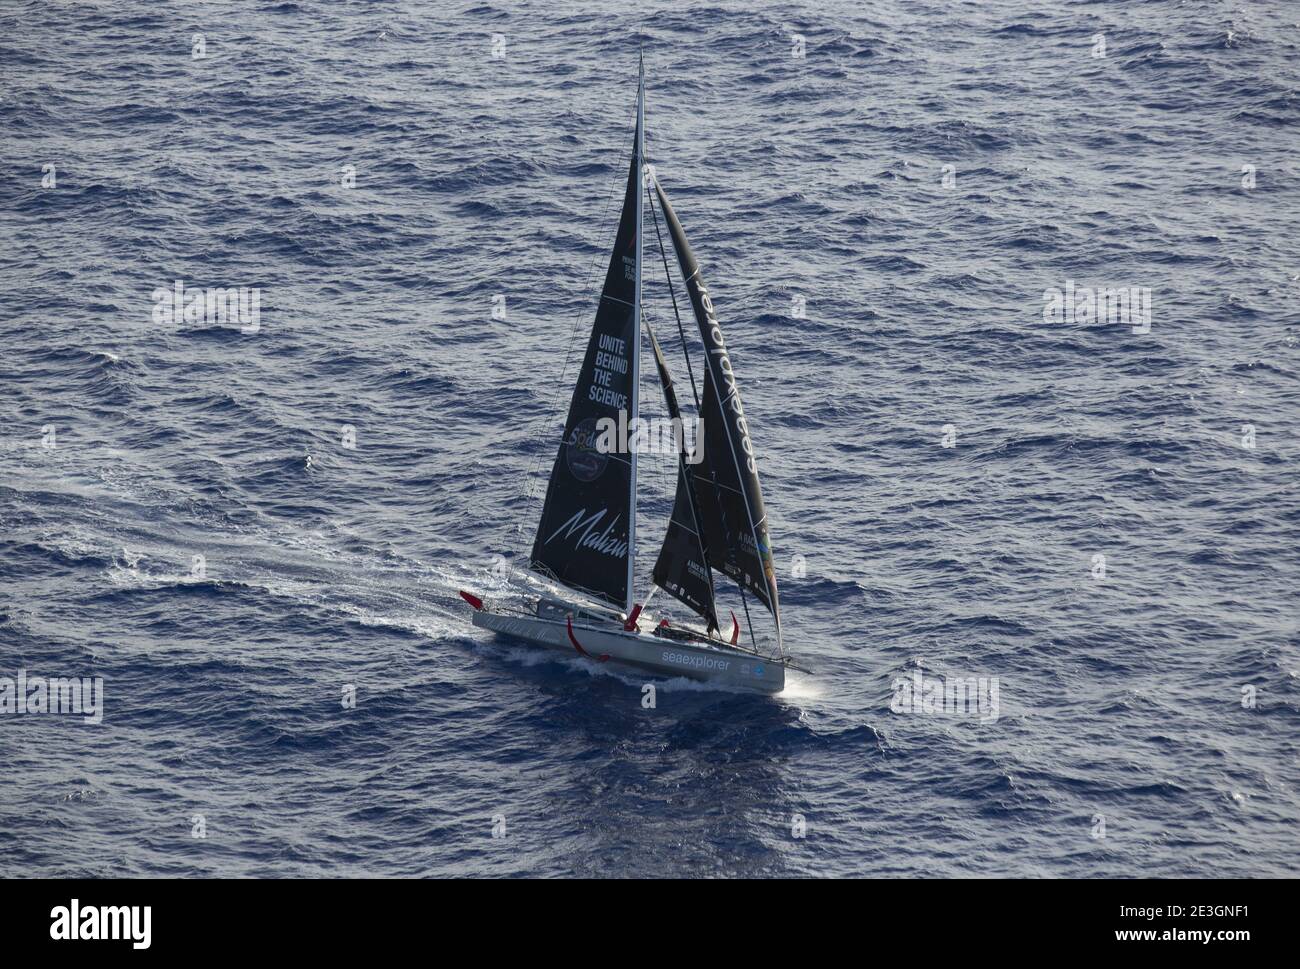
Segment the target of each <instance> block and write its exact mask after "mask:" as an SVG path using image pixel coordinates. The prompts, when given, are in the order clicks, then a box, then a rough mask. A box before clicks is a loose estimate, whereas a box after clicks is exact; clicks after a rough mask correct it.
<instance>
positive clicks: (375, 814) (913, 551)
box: [0, 0, 1300, 877]
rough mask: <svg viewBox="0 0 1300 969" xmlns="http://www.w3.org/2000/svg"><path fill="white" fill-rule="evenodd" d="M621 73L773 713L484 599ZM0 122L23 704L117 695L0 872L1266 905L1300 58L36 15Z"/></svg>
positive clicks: (1228, 46) (612, 213)
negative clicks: (703, 365) (883, 887)
mask: <svg viewBox="0 0 1300 969" xmlns="http://www.w3.org/2000/svg"><path fill="white" fill-rule="evenodd" d="M196 35H200V36H198V37H196ZM1099 38H1100V40H1099ZM638 50H641V51H643V52H644V55H645V61H646V74H647V139H648V146H649V154H650V160H651V161H652V162H653V163H654V165H655V168H656V172H657V175H658V177H659V178H660V180H661V182H662V184H663V185H664V186H665V187H666V189H667V190H668V191H669V193H670V194H671V195H672V198H673V201H674V204H675V206H676V209H677V214H678V215H679V216H680V217H681V219H682V222H683V224H684V226H685V229H686V232H687V234H688V236H689V237H690V239H691V242H692V244H693V246H694V248H695V252H696V255H697V256H698V257H699V260H700V262H701V264H702V266H703V272H704V275H705V278H706V279H707V281H708V285H709V288H710V292H711V294H712V297H713V300H714V303H715V307H716V310H717V313H718V318H719V320H720V321H721V325H722V327H723V328H724V330H725V332H726V335H727V341H728V344H729V346H730V348H731V356H732V361H733V363H734V365H735V368H736V372H737V374H738V379H739V387H740V392H741V394H742V396H743V398H744V401H745V408H746V412H747V415H748V418H749V422H750V430H751V433H752V437H753V441H754V444H755V447H756V449H757V451H758V454H759V471H760V474H761V476H762V480H763V486H764V495H765V499H766V504H767V510H768V514H769V516H770V525H771V535H772V540H773V542H774V546H775V552H776V562H777V576H778V581H779V583H780V587H781V601H782V609H783V612H782V616H783V626H784V631H785V644H786V647H787V649H788V650H789V652H790V653H791V654H792V655H794V656H795V657H796V658H797V659H798V660H799V661H800V662H801V663H802V664H804V665H807V666H808V667H809V668H810V669H811V670H812V671H813V672H812V675H803V674H798V673H795V674H792V675H791V676H790V679H789V685H788V687H787V689H786V691H785V692H784V693H783V694H780V695H778V696H775V697H767V698H765V697H759V696H752V695H745V694H739V693H727V692H719V691H716V690H711V689H707V688H703V687H701V686H699V685H692V684H690V683H688V682H686V681H684V680H677V681H668V682H662V683H659V684H658V686H657V701H656V704H655V706H654V707H653V708H647V707H645V706H643V702H642V701H643V691H642V680H641V679H640V678H638V677H632V676H622V675H616V674H613V673H611V672H610V671H609V670H607V669H605V668H603V667H601V666H599V665H598V664H592V663H590V662H588V661H586V660H583V659H582V658H581V657H580V656H578V655H576V654H575V655H574V656H573V657H572V658H571V659H569V658H564V657H561V656H560V655H559V654H542V653H537V652H534V651H532V650H531V649H529V648H528V647H526V646H524V645H521V644H512V643H509V642H494V641H492V640H490V639H489V638H487V637H486V636H485V635H484V634H482V633H481V632H480V631H478V630H476V629H473V628H472V627H471V626H470V625H469V615H468V614H469V609H468V607H467V606H466V605H465V604H464V603H463V602H462V601H461V600H460V598H459V597H458V595H457V591H458V590H459V589H462V588H468V589H471V590H477V591H478V592H479V593H480V594H481V595H486V596H488V597H489V598H491V597H494V596H495V597H502V598H505V597H509V596H512V595H516V594H518V593H517V592H516V591H512V590H515V589H516V588H517V586H518V581H519V580H518V579H517V578H515V577H512V576H511V574H510V570H511V569H514V568H517V567H518V566H520V565H521V564H522V563H523V562H524V561H525V559H526V555H527V552H528V549H529V546H530V544H531V541H532V534H533V529H534V528H535V525H536V521H537V517H538V512H539V508H540V500H541V499H540V490H541V489H542V488H543V487H544V479H545V472H546V470H547V468H549V464H550V461H551V459H552V458H553V456H554V454H555V449H556V446H557V443H558V435H559V434H560V431H561V424H562V420H563V409H564V404H565V402H566V401H567V399H568V395H569V394H570V393H571V390H572V386H573V379H574V367H575V361H574V357H575V356H577V355H579V354H580V353H581V348H582V346H583V345H584V343H585V340H586V335H587V333H588V332H589V331H590V327H591V321H592V318H593V314H594V310H595V305H596V296H597V292H598V288H599V282H600V277H601V274H602V273H603V271H604V264H605V262H606V261H607V259H608V253H609V246H610V244H611V239H612V233H613V229H614V222H615V219H616V208H617V196H618V194H619V192H620V190H621V186H622V183H623V181H624V180H625V179H626V173H627V164H628V157H629V155H628V152H629V149H630V147H631V142H632V121H633V115H634V102H635V97H636V73H637V55H638ZM196 55H201V56H196ZM0 64H2V65H3V85H2V88H3V89H2V91H0V141H2V142H3V149H2V150H0V165H2V168H3V179H0V238H3V241H4V245H3V248H2V249H0V283H2V285H3V298H0V428H3V433H2V434H0V678H6V679H8V680H10V681H13V682H14V683H15V684H16V682H17V678H18V677H19V674H20V671H22V672H23V674H24V675H25V676H26V677H28V678H33V677H42V678H48V677H78V678H79V677H86V678H102V682H103V694H102V696H103V704H102V710H101V713H102V718H101V720H100V722H98V723H94V722H88V720H87V718H86V717H85V716H80V715H70V714H51V713H41V712H39V711H35V712H33V711H30V710H28V711H27V712H25V713H24V712H19V710H18V709H17V706H16V705H14V704H13V703H11V707H10V709H11V712H6V713H3V714H0V760H3V763H4V770H3V772H0V874H3V875H7V876H32V875H54V876H73V875H76V876H110V875H125V876H138V875H185V876H335V875H349V876H351V875H356V876H361V875H378V876H425V875H432V876H448V875H480V876H504V875H530V876H564V875H583V876H823V875H838V876H845V875H871V876H931V877H933V876H1002V875H1012V876H1070V877H1091V876H1129V877H1137V876H1180V877H1182V876H1206V875H1218V876H1279V875H1284V874H1288V873H1290V874H1294V873H1295V871H1296V868H1297V860H1298V858H1300V847H1298V846H1300V683H1298V681H1297V677H1298V675H1300V634H1298V618H1300V596H1298V595H1297V589H1298V588H1300V487H1298V477H1297V461H1298V460H1300V439H1298V438H1297V427H1300V384H1298V383H1297V371H1298V356H1300V347H1298V346H1297V337H1298V324H1300V312H1298V311H1297V297H1300V260H1298V258H1297V252H1298V250H1297V241H1298V239H1300V164H1298V163H1297V157H1298V156H1297V149H1298V148H1300V138H1298V137H1297V125H1298V124H1300V7H1297V6H1296V5H1295V4H1291V3H1281V2H1277V3H1270V2H1261V3H1240V2H1234V3H1229V2H1215V0H1184V2H1164V0H1159V2H1146V3H1118V2H1056V3H1037V2H1030V0H986V2H967V3H960V2H935V0H918V2H903V0H884V2H880V3H871V4H863V3H854V2H847V0H836V2H833V3H817V4H795V3H769V4H739V3H732V2H726V3H716V2H712V3H696V2H680V3H665V4H659V5H645V6H639V7H634V6H620V5H613V6H611V5H609V4H597V3H580V2H574V0H551V2H546V3H525V4H519V5H513V4H505V3H486V2H482V3H475V2H443V0H436V2H412V0H399V2H391V3H367V2H357V0H352V2H330V3H325V2H320V3H317V2H306V0H302V2H281V3H217V2H212V3H203V2H193V3H191V2H186V3H160V2H159V3H155V2H145V0H111V2H110V0H104V2H90V3H70V2H69V3H63V2H34V0H14V2H11V3H7V4H6V5H5V6H4V8H3V11H2V12H0ZM51 166H52V167H51ZM611 199H614V201H613V202H611ZM652 242H653V240H652ZM670 255H671V253H670ZM654 258H655V259H657V258H658V254H657V250H656V251H654ZM647 264H648V265H651V266H653V263H652V262H650V250H648V251H647ZM657 279H658V278H657V277H656V278H650V279H648V280H647V283H646V292H647V299H648V300H649V301H650V304H649V307H648V311H649V313H650V318H651V319H652V320H653V321H654V323H655V325H656V327H658V328H659V333H660V336H661V339H663V340H664V342H665V344H666V349H667V351H668V353H669V360H670V365H673V366H675V367H676V368H677V370H678V373H677V376H678V378H679V381H680V378H681V377H682V376H683V374H682V373H681V368H682V361H681V356H680V347H679V346H678V344H677V339H678V338H677V336H676V329H675V325H674V324H673V323H672V308H671V303H670V302H669V301H668V300H667V294H666V291H665V289H664V287H663V284H662V282H661V281H657ZM178 280H179V281H181V282H182V284H183V285H184V286H185V287H187V288H194V289H200V290H203V289H209V288H238V287H245V288H247V289H248V290H250V291H251V290H252V289H256V290H257V291H258V293H259V294H260V295H259V299H260V304H259V306H260V317H259V322H258V325H256V326H241V325H239V323H238V322H232V321H230V320H225V321H220V320H218V321H212V320H207V319H198V320H190V319H185V318H183V317H182V318H180V319H177V318H174V317H169V316H168V315H167V314H159V313H158V312H157V304H158V300H157V298H156V297H155V295H154V293H155V291H156V290H159V289H163V290H166V289H169V288H172V287H174V286H175V284H176V281H178ZM1067 287H1068V289H1069V291H1070V292H1071V293H1073V294H1074V297H1073V298H1072V302H1071V303H1070V304H1069V305H1068V306H1066V307H1065V311H1062V312H1061V313H1059V314H1055V315H1054V314H1053V313H1051V312H1049V311H1050V310H1051V303H1052V296H1051V295H1050V294H1051V293H1052V292H1053V291H1058V292H1060V293H1065V292H1066V291H1067ZM1121 289H1122V290H1123V291H1124V292H1126V293H1128V292H1132V293H1134V294H1135V295H1134V297H1133V299H1132V301H1131V304H1128V303H1126V304H1125V306H1127V307H1128V309H1130V310H1132V309H1134V307H1137V310H1136V313H1135V317H1134V318H1133V319H1128V318H1113V314H1112V315H1111V316H1108V315H1107V313H1104V312H1101V311H1100V310H1096V309H1090V308H1088V306H1087V302H1086V300H1085V299H1084V298H1082V297H1080V296H1079V294H1080V293H1082V292H1084V291H1087V292H1089V293H1101V292H1102V291H1104V290H1116V291H1118V290H1121ZM1138 294H1141V295H1140V298H1139V295H1138ZM679 298H680V293H679ZM1098 300H1100V297H1098ZM1100 305H1101V303H1100V302H1097V303H1095V304H1094V306H1098V307H1099V306H1100ZM1115 305H1117V304H1109V308H1110V309H1112V310H1113V309H1115ZM1143 305H1145V306H1147V307H1148V308H1149V312H1146V313H1143V312H1142V311H1141V307H1142V306H1143ZM1122 308H1123V307H1121V309H1122ZM1071 309H1072V310H1074V311H1075V312H1068V310H1071ZM688 323H689V320H688ZM575 348H576V349H575ZM566 368H567V369H566ZM685 386H686V385H685V382H684V381H680V386H679V389H680V388H681V387H685ZM641 394H642V397H643V399H645V400H647V401H653V400H656V399H657V396H658V388H657V386H656V384H655V383H654V382H653V368H652V367H650V366H648V365H647V366H646V367H645V368H644V371H643V384H642V389H641ZM673 474H674V471H673V466H672V464H671V460H670V459H669V458H659V459H654V460H652V459H649V458H647V459H646V460H645V461H644V462H643V470H642V484H643V486H644V488H643V494H642V498H643V500H642V505H641V510H640V527H641V530H642V532H641V534H642V542H643V545H642V549H641V553H640V555H639V557H638V575H639V576H640V577H641V581H642V583H643V584H646V585H648V581H649V578H648V575H649V569H650V565H651V563H652V560H653V553H654V551H655V549H656V547H657V543H658V540H659V536H660V535H661V534H662V528H663V527H664V524H665V522H666V517H667V513H668V508H669V502H670V496H671V487H672V484H673ZM196 556H201V559H197V560H196V558H195V557H196ZM654 604H655V605H656V606H657V607H659V608H660V609H661V610H662V614H663V615H665V616H675V615H677V614H678V613H675V612H674V611H673V606H672V603H671V600H668V599H667V598H666V597H663V598H662V599H658V600H656V602H655V603H654ZM727 608H737V606H736V602H735V600H734V599H733V600H731V601H730V602H729V604H728V605H727ZM737 611H739V610H737ZM753 619H754V625H755V628H756V630H757V631H758V632H759V634H760V635H763V630H764V629H766V628H769V627H770V620H769V619H768V617H767V615H766V613H762V612H761V610H755V614H754V616H753ZM742 622H743V619H742ZM955 678H971V679H979V680H983V681H984V682H986V683H992V682H994V681H996V684H997V689H998V705H997V709H996V711H993V712H995V713H996V715H995V716H994V715H991V714H990V711H989V710H987V709H986V710H984V712H983V714H982V715H979V716H976V715H972V713H971V712H970V711H969V710H965V711H963V710H952V709H945V708H926V707H925V706H924V705H922V704H920V703H918V704H917V705H916V706H915V707H914V708H907V707H906V706H903V707H902V708H901V709H899V707H900V704H899V702H898V697H899V691H900V686H899V684H900V683H902V684H908V683H916V682H918V681H920V682H934V681H935V680H939V681H942V682H944V683H951V682H953V680H954V679H955ZM29 682H30V681H29ZM3 688H4V682H3V679H0V691H2V690H3ZM350 690H354V691H355V704H352V703H350V702H348V700H347V697H348V696H349V695H350V692H349V691H350ZM13 696H14V694H11V698H12V697H13ZM918 697H919V694H918ZM494 829H495V831H496V834H497V835H498V836H497V837H494V836H493V835H494Z"/></svg>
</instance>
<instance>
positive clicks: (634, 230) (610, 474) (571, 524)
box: [529, 97, 642, 609]
mask: <svg viewBox="0 0 1300 969" xmlns="http://www.w3.org/2000/svg"><path fill="white" fill-rule="evenodd" d="M637 114H638V118H637V128H636V135H635V138H636V141H635V143H634V145H633V150H632V161H631V166H630V170H629V172H628V178H627V190H626V192H625V193H624V198H623V212H622V215H621V217H620V218H619V223H618V231H617V233H616V234H615V237H614V250H613V252H612V253H611V254H610V258H609V268H608V270H607V271H606V273H605V285H604V288H603V289H602V290H601V294H600V304H599V306H598V307H597V309H596V321H595V324H594V325H593V327H592V331H591V339H590V341H589V342H588V343H587V352H586V355H585V356H584V358H583V361H582V368H581V370H580V371H579V372H578V383H577V386H576V387H575V388H574V392H573V399H572V400H571V401H570V403H569V416H568V419H567V420H566V421H565V425H564V436H563V438H562V439H561V442H560V448H559V452H558V453H557V454H556V457H555V464H554V465H553V467H552V468H551V477H550V481H549V483H548V484H547V487H546V500H545V503H544V504H543V506H542V517H541V522H540V523H539V524H538V528H537V537H536V538H535V539H534V541H533V550H532V554H531V556H530V558H529V564H530V566H531V567H532V568H533V569H534V570H535V571H537V572H539V573H541V574H542V575H545V576H548V577H550V578H552V579H554V580H555V581H557V582H560V583H562V584H564V585H566V586H569V587H570V588H572V589H576V590H578V591H580V592H583V593H586V594H587V595H590V596H592V597H594V598H597V599H600V600H602V601H604V602H607V603H609V604H610V605H612V606H616V607H617V608H619V609H626V608H627V605H628V602H629V601H630V596H629V593H630V586H631V581H630V576H631V572H632V561H633V555H634V545H635V541H636V537H635V528H636V494H635V490H636V455H635V453H631V452H626V453H625V452H620V451H618V450H613V451H611V450H609V449H604V450H602V449H599V448H598V447H597V441H598V439H599V437H600V432H601V429H602V428H601V427H600V426H598V425H600V422H601V420H602V419H604V418H608V419H610V420H612V421H613V422H614V425H615V426H618V425H619V412H620V411H623V412H624V414H625V415H631V416H630V417H628V416H624V419H623V426H629V425H630V424H631V418H635V416H636V410H637V404H636V392H637V387H636V384H637V370H638V367H637V356H638V347H639V337H640V334H639V328H638V325H637V321H638V316H639V315H640V312H639V310H640V273H641V266H640V249H641V247H640V239H641V195H640V192H641V145H642V140H641V124H642V123H641V110H640V98H639V97H638V112H637Z"/></svg>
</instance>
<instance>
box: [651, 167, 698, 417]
mask: <svg viewBox="0 0 1300 969" xmlns="http://www.w3.org/2000/svg"><path fill="white" fill-rule="evenodd" d="M645 194H646V198H648V199H649V200H650V214H651V215H652V216H653V217H654V222H655V238H656V239H658V240H659V256H660V258H661V259H663V263H664V278H665V279H666V280H668V295H669V296H671V297H672V298H673V316H675V317H677V333H678V335H679V336H681V338H682V356H684V357H685V358H686V374H687V376H688V377H690V378H691V397H692V398H694V400H695V413H696V414H697V415H698V414H699V413H700V392H699V391H698V390H697V389H696V388H695V368H694V367H692V366H691V355H690V354H689V353H687V352H686V329H685V327H683V326H682V314H681V313H679V312H678V311H677V291H676V290H675V289H674V288H673V277H672V274H671V273H670V272H669V271H668V253H667V252H666V251H665V250H664V237H663V235H662V234H660V232H659V213H658V212H656V211H655V206H654V196H652V195H651V194H650V186H649V185H647V186H646V187H645Z"/></svg>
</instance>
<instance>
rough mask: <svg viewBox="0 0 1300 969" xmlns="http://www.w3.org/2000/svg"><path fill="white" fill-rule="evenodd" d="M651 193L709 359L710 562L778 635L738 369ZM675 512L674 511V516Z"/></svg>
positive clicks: (703, 500) (686, 248)
mask: <svg viewBox="0 0 1300 969" xmlns="http://www.w3.org/2000/svg"><path fill="white" fill-rule="evenodd" d="M655 192H656V195H657V196H658V199H659V207H660V210H661V211H662V212H663V213H664V220H665V221H666V222H667V223H668V231H669V234H670V235H671V236H672V240H673V249H674V250H675V251H676V253H677V261H678V263H679V265H680V266H681V271H682V277H683V278H684V279H685V281H686V289H687V291H688V292H689V293H690V297H691V307H692V308H693V309H694V311H695V320H696V323H697V324H698V325H699V328H700V336H701V338H702V339H703V341H704V351H705V358H706V360H707V361H708V363H707V367H706V369H705V374H704V390H703V399H702V400H701V401H700V412H701V416H702V418H703V421H704V445H705V446H704V460H703V461H702V462H701V463H700V464H699V465H698V466H697V467H696V468H695V469H694V470H695V474H694V479H695V484H696V495H697V497H698V504H699V507H700V517H701V519H702V523H703V525H704V528H703V534H704V543H705V548H706V549H707V552H708V558H709V564H710V565H711V566H713V568H715V569H717V570H719V571H721V572H722V573H723V574H724V575H726V576H728V577H729V578H731V579H733V580H735V582H737V583H738V584H739V585H740V586H741V587H742V588H743V589H746V590H748V591H749V592H752V593H753V594H754V595H755V596H756V597H757V598H758V600H759V601H760V602H762V603H763V604H764V605H765V606H767V608H768V609H769V610H770V611H771V612H772V615H773V616H775V617H777V630H778V635H779V632H780V618H779V617H780V612H779V605H778V599H777V590H776V573H775V570H774V569H773V567H772V547H771V542H770V540H769V538H768V533H767V514H766V512H765V511H764V509H763V492H762V489H761V488H760V487H759V483H758V465H757V461H756V458H755V456H754V446H753V443H752V442H751V441H750V439H749V427H748V425H747V424H746V422H745V409H744V407H743V405H742V404H741V401H740V391H739V390H738V388H737V386H736V374H735V371H734V370H733V369H732V366H731V357H730V356H729V355H728V354H727V345H726V341H725V340H724V339H723V336H722V328H721V327H720V326H719V324H718V320H717V317H716V316H715V315H714V312H713V301H712V300H711V299H710V297H709V292H708V290H707V289H706V288H705V286H704V282H703V280H702V279H701V278H700V267H699V263H697V262H696V260H695V254H694V253H693V252H692V251H691V246H690V243H689V242H687V241H686V234H685V232H683V230H682V226H681V223H680V222H678V221H677V215H676V213H675V212H674V211H673V207H672V204H671V203H670V202H669V201H668V197H667V195H666V194H665V193H664V190H663V188H662V187H661V186H660V185H659V184H658V180H657V179H656V180H655ZM677 514H678V512H677V510H676V509H674V515H675V516H676V515H677Z"/></svg>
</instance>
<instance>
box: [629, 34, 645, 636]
mask: <svg viewBox="0 0 1300 969" xmlns="http://www.w3.org/2000/svg"><path fill="white" fill-rule="evenodd" d="M632 151H633V153H634V156H635V158H634V160H633V165H632V170H633V171H635V172H636V179H637V188H636V290H635V292H636V296H635V297H634V305H633V307H632V319H633V321H634V322H633V329H632V332H633V337H632V346H631V351H632V413H631V415H630V416H629V418H628V422H627V426H628V427H633V428H634V427H636V426H637V416H638V414H639V411H640V399H639V398H640V384H641V249H642V248H643V247H642V245H641V242H642V239H641V224H642V221H643V217H644V215H645V205H644V203H643V202H642V199H641V183H642V182H643V181H644V179H645V55H644V54H641V55H640V59H639V62H638V65H637V88H636V143H635V144H634V145H633V146H632ZM628 450H629V451H630V452H631V453H630V454H629V455H628V458H629V460H630V462H631V466H632V474H631V476H630V477H631V488H632V496H631V500H630V502H629V505H628V507H629V511H628V520H627V602H626V604H625V605H624V611H625V612H626V613H627V614H628V615H629V616H630V615H631V614H632V601H633V600H634V599H635V598H636V589H635V587H634V586H633V581H634V578H635V575H636V458H637V454H636V452H637V449H636V448H628Z"/></svg>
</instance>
